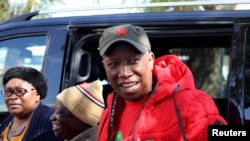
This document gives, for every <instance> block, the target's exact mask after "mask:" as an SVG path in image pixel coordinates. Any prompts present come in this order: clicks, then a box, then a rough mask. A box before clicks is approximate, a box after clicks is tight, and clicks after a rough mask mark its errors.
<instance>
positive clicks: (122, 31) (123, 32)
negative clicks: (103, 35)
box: [116, 27, 128, 36]
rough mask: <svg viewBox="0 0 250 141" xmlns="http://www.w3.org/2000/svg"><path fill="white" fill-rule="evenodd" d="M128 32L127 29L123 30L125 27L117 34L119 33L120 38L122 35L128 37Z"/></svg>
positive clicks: (117, 31)
mask: <svg viewBox="0 0 250 141" xmlns="http://www.w3.org/2000/svg"><path fill="white" fill-rule="evenodd" d="M127 32H128V31H127V30H126V29H125V28H123V27H121V28H120V29H118V30H116V33H117V35H118V36H122V35H123V36H126V35H127Z"/></svg>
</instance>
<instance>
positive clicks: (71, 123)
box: [50, 100, 84, 140]
mask: <svg viewBox="0 0 250 141" xmlns="http://www.w3.org/2000/svg"><path fill="white" fill-rule="evenodd" d="M50 120H51V123H52V125H53V131H54V134H55V135H56V136H57V137H61V138H64V139H67V140H71V139H72V138H73V137H75V136H76V135H78V134H79V133H81V132H83V131H84V128H83V125H84V124H83V123H82V122H81V121H80V120H79V119H77V118H76V117H75V116H73V115H72V114H71V113H70V111H69V110H68V109H67V108H66V107H64V106H63V104H62V103H61V102H60V101H58V100H57V101H56V104H55V112H54V113H53V114H52V115H51V116H50Z"/></svg>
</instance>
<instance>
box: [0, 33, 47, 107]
mask: <svg viewBox="0 0 250 141" xmlns="http://www.w3.org/2000/svg"><path fill="white" fill-rule="evenodd" d="M46 39H47V37H46V36H45V35H39V36H23V37H20V36H18V37H11V38H7V39H6V38H5V39H4V40H0V80H2V77H3V74H4V72H5V71H6V70H8V69H9V68H10V67H13V66H30V67H34V68H36V69H37V70H39V71H41V69H42V66H43V60H44V55H45V50H46ZM0 87H1V89H2V88H3V85H2V81H0ZM0 105H3V101H2V99H0ZM0 108H1V107H0Z"/></svg>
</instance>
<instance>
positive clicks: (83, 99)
mask: <svg viewBox="0 0 250 141" xmlns="http://www.w3.org/2000/svg"><path fill="white" fill-rule="evenodd" d="M102 90H103V87H102V84H101V82H100V81H99V80H95V81H93V82H91V83H82V84H80V85H76V86H72V87H70V88H67V89H64V90H63V91H62V92H61V93H60V94H59V95H57V97H56V98H57V101H56V104H55V112H54V114H53V115H52V116H51V117H50V120H51V122H52V125H53V130H54V133H55V135H56V136H58V137H61V138H64V139H66V140H70V141H95V140H96V137H97V123H98V121H99V118H100V116H101V113H102V111H103V109H104V101H103V96H102Z"/></svg>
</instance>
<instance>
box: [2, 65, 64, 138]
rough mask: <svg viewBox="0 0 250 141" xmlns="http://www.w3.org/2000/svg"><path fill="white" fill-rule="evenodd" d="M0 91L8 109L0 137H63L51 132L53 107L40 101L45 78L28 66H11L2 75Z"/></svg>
mask: <svg viewBox="0 0 250 141" xmlns="http://www.w3.org/2000/svg"><path fill="white" fill-rule="evenodd" d="M2 82H3V86H4V89H3V90H2V91H1V93H2V95H3V97H4V101H5V105H6V107H7V109H8V111H9V113H10V115H9V116H7V117H6V119H5V120H4V121H3V122H2V123H1V126H0V133H1V134H0V135H1V138H0V140H1V141H63V139H61V138H58V137H56V136H55V135H54V132H53V130H52V125H51V122H50V119H49V117H50V116H51V114H53V112H54V111H53V108H51V107H48V106H46V105H43V104H42V103H41V99H43V98H45V97H46V95H47V90H48V87H47V80H46V78H45V77H44V76H43V74H42V73H41V72H39V71H38V70H36V69H34V68H31V67H13V68H10V69H9V70H7V72H6V73H5V74H4V76H3V80H2Z"/></svg>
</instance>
